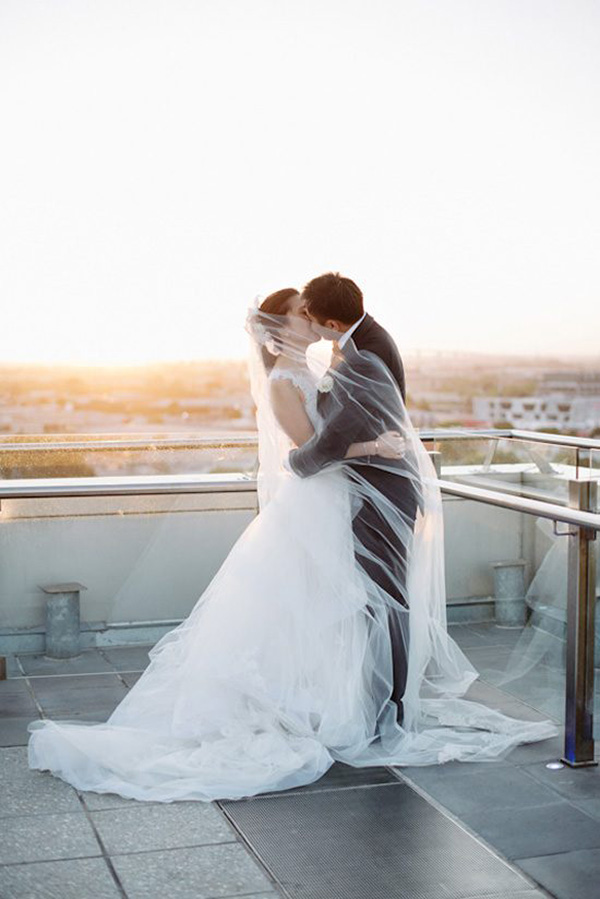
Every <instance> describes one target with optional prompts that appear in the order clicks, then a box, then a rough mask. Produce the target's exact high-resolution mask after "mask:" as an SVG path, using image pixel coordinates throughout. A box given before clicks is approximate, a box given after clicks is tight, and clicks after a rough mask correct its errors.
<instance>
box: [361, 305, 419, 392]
mask: <svg viewBox="0 0 600 899" xmlns="http://www.w3.org/2000/svg"><path fill="white" fill-rule="evenodd" d="M350 339H351V340H353V341H354V345H355V346H356V348H357V349H358V350H370V351H371V352H372V353H375V355H376V356H379V358H380V359H381V360H382V361H383V362H385V364H386V365H387V367H388V368H389V370H390V371H391V373H392V375H393V376H394V380H395V381H396V384H397V385H398V387H399V388H400V393H401V395H402V402H404V403H406V386H405V380H404V366H403V364H402V359H401V358H400V353H399V352H398V347H397V346H396V344H395V343H394V341H393V339H392V338H391V337H390V335H389V334H388V332H387V331H386V330H385V328H382V327H381V325H380V324H378V323H377V322H376V321H375V319H374V318H373V316H372V315H369V313H367V314H366V316H365V317H364V319H363V321H362V322H361V323H360V325H359V326H358V328H357V329H356V331H354V333H353V334H352V336H351V338H350Z"/></svg>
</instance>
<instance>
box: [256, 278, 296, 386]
mask: <svg viewBox="0 0 600 899" xmlns="http://www.w3.org/2000/svg"><path fill="white" fill-rule="evenodd" d="M298 292H299V291H297V290H296V288H295V287H284V288H283V289H282V290H276V291H275V293H270V294H269V296H268V297H266V299H264V300H263V301H262V303H261V304H260V306H259V307H258V308H259V310H260V312H264V313H265V314H266V315H287V314H288V312H289V310H290V300H291V299H292V297H295V296H297V295H298ZM265 327H266V329H267V331H268V332H269V334H270V335H271V338H272V342H270V345H271V346H272V347H273V348H274V349H276V348H277V345H278V344H277V325H276V324H275V323H274V322H272V321H271V322H269V324H268V325H266V326H265ZM261 353H262V360H263V364H264V366H265V371H266V372H267V374H269V372H270V371H271V369H272V368H273V366H274V365H275V360H276V359H277V355H278V354H276V353H272V352H270V350H269V349H267V347H266V346H265V345H264V344H263V346H262V347H261Z"/></svg>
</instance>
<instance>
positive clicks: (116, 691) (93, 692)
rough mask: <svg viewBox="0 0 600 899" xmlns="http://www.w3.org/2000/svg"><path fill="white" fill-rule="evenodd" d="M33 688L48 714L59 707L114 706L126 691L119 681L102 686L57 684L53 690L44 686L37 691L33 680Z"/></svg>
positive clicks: (83, 708) (81, 708)
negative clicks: (71, 686) (70, 686)
mask: <svg viewBox="0 0 600 899" xmlns="http://www.w3.org/2000/svg"><path fill="white" fill-rule="evenodd" d="M34 690H35V693H36V696H37V698H38V702H39V704H40V705H41V707H42V708H43V709H44V711H45V712H47V713H48V714H50V713H51V712H54V711H57V710H59V709H73V711H77V710H80V711H86V710H89V709H92V708H97V707H102V708H104V707H112V708H114V707H115V706H116V705H117V704H118V703H119V702H120V701H121V700H122V699H123V698H124V697H125V696H126V695H127V692H128V688H127V687H126V686H125V684H123V683H121V682H118V683H114V684H110V685H109V684H106V685H103V686H100V685H98V686H96V685H91V684H90V685H89V686H88V685H85V686H81V687H79V688H67V687H66V685H62V684H57V685H56V686H55V688H54V689H53V690H51V689H47V688H44V689H43V690H42V691H41V692H38V690H37V688H36V685H35V682H34Z"/></svg>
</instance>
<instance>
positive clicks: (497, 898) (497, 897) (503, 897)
mask: <svg viewBox="0 0 600 899" xmlns="http://www.w3.org/2000/svg"><path fill="white" fill-rule="evenodd" d="M465 899H547V894H546V893H540V891H539V890H533V889H532V890H519V891H518V892H516V893H513V892H510V893H477V894H476V895H473V896H471V895H469V896H466V897H465Z"/></svg>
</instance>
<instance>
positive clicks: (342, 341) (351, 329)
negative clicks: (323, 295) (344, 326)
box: [337, 312, 367, 350]
mask: <svg viewBox="0 0 600 899" xmlns="http://www.w3.org/2000/svg"><path fill="white" fill-rule="evenodd" d="M366 314H367V313H366V312H363V314H362V315H361V317H360V318H359V320H358V321H357V322H354V324H353V325H351V327H349V328H348V330H347V331H344V333H343V334H342V335H341V336H340V337H339V338H338V342H337V344H338V346H339V348H340V350H341V348H342V347H343V346H344V344H345V343H346V341H347V340H350V337H351V336H352V334H354V332H355V331H356V329H357V328H358V326H359V325H360V323H361V322H363V321H364V320H365V316H366Z"/></svg>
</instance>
